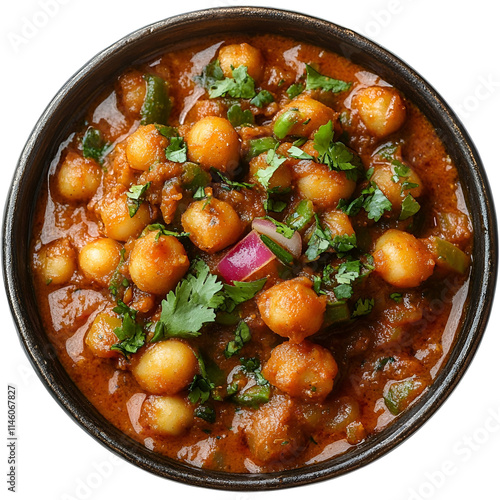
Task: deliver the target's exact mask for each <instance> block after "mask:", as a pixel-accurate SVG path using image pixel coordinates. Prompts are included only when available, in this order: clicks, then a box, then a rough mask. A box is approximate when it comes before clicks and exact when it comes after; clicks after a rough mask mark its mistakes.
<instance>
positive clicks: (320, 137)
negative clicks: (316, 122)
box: [314, 120, 361, 181]
mask: <svg viewBox="0 0 500 500" xmlns="http://www.w3.org/2000/svg"><path fill="white" fill-rule="evenodd" d="M333 135H334V134H333V124H332V121H331V120H330V121H328V123H325V125H321V127H319V128H318V131H317V132H316V133H315V134H314V149H315V150H316V151H317V152H318V159H317V161H318V162H319V163H323V164H324V165H326V166H327V167H328V168H329V169H330V170H335V171H337V172H342V171H345V172H346V175H347V178H348V179H349V180H353V181H356V180H357V179H358V175H359V170H360V167H361V160H360V159H359V157H358V156H357V155H355V154H354V153H353V152H352V151H351V150H350V149H349V148H348V147H347V146H346V145H345V144H344V143H343V142H334V141H333Z"/></svg>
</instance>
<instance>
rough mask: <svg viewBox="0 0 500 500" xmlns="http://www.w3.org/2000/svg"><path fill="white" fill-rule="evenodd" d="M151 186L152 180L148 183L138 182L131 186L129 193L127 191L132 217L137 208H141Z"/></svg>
mask: <svg viewBox="0 0 500 500" xmlns="http://www.w3.org/2000/svg"><path fill="white" fill-rule="evenodd" d="M149 186H151V182H148V183H146V184H136V185H134V186H130V189H129V190H128V191H127V193H125V194H126V195H127V205H128V214H129V216H130V218H132V217H133V216H134V215H135V214H136V213H137V210H139V207H140V206H141V203H142V202H143V201H144V195H145V194H146V191H147V190H148V189H149Z"/></svg>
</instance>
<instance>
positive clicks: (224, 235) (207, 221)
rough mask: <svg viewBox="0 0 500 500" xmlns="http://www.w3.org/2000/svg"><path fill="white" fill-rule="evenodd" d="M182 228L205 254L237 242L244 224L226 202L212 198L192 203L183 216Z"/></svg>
mask: <svg viewBox="0 0 500 500" xmlns="http://www.w3.org/2000/svg"><path fill="white" fill-rule="evenodd" d="M181 222H182V227H183V228H184V231H187V232H188V233H190V236H189V239H190V240H191V241H192V242H193V243H194V244H195V245H196V246H197V247H198V248H199V249H200V250H203V251H204V252H207V253H209V254H212V253H215V252H218V251H219V250H222V249H223V248H226V247H228V246H229V245H232V244H233V243H235V242H236V240H237V239H238V238H239V237H240V235H241V233H242V232H243V224H242V222H241V220H240V218H239V217H238V214H237V213H236V211H235V210H234V208H233V207H232V206H231V205H230V204H229V203H226V202H225V201H222V200H217V199H216V198H210V199H208V200H198V201H194V202H193V203H191V204H190V205H189V206H188V208H187V210H186V211H185V212H184V213H183V214H182V218H181Z"/></svg>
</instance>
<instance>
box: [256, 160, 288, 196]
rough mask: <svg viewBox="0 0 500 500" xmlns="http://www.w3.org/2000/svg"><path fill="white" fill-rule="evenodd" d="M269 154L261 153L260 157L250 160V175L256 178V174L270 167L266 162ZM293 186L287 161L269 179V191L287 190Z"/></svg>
mask: <svg viewBox="0 0 500 500" xmlns="http://www.w3.org/2000/svg"><path fill="white" fill-rule="evenodd" d="M266 157H267V152H266V153H261V154H260V155H259V156H256V157H255V158H252V159H251V160H250V175H251V176H255V174H256V173H257V172H258V171H259V170H261V169H266V168H267V167H269V165H268V164H267V161H266ZM291 184H292V171H291V170H290V167H289V166H288V165H287V162H286V161H285V162H284V163H282V164H281V165H280V166H279V167H278V168H277V170H275V172H274V173H273V175H272V176H271V178H270V179H269V184H268V187H267V188H268V189H276V188H280V189H286V188H288V187H290V186H291Z"/></svg>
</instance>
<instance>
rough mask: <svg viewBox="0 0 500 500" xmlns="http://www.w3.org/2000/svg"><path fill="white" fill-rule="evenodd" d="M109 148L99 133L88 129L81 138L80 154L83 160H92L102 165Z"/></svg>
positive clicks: (93, 129)
mask: <svg viewBox="0 0 500 500" xmlns="http://www.w3.org/2000/svg"><path fill="white" fill-rule="evenodd" d="M110 148H111V146H110V145H109V144H108V143H107V142H106V141H105V140H104V137H103V136H102V134H101V131H100V130H99V129H97V128H94V127H89V128H88V129H87V130H86V131H85V134H84V135H83V138H82V153H83V156H84V157H85V158H92V159H93V160H95V161H96V162H97V163H99V165H102V162H103V161H104V157H105V156H106V155H107V154H108V152H109V151H110Z"/></svg>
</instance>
